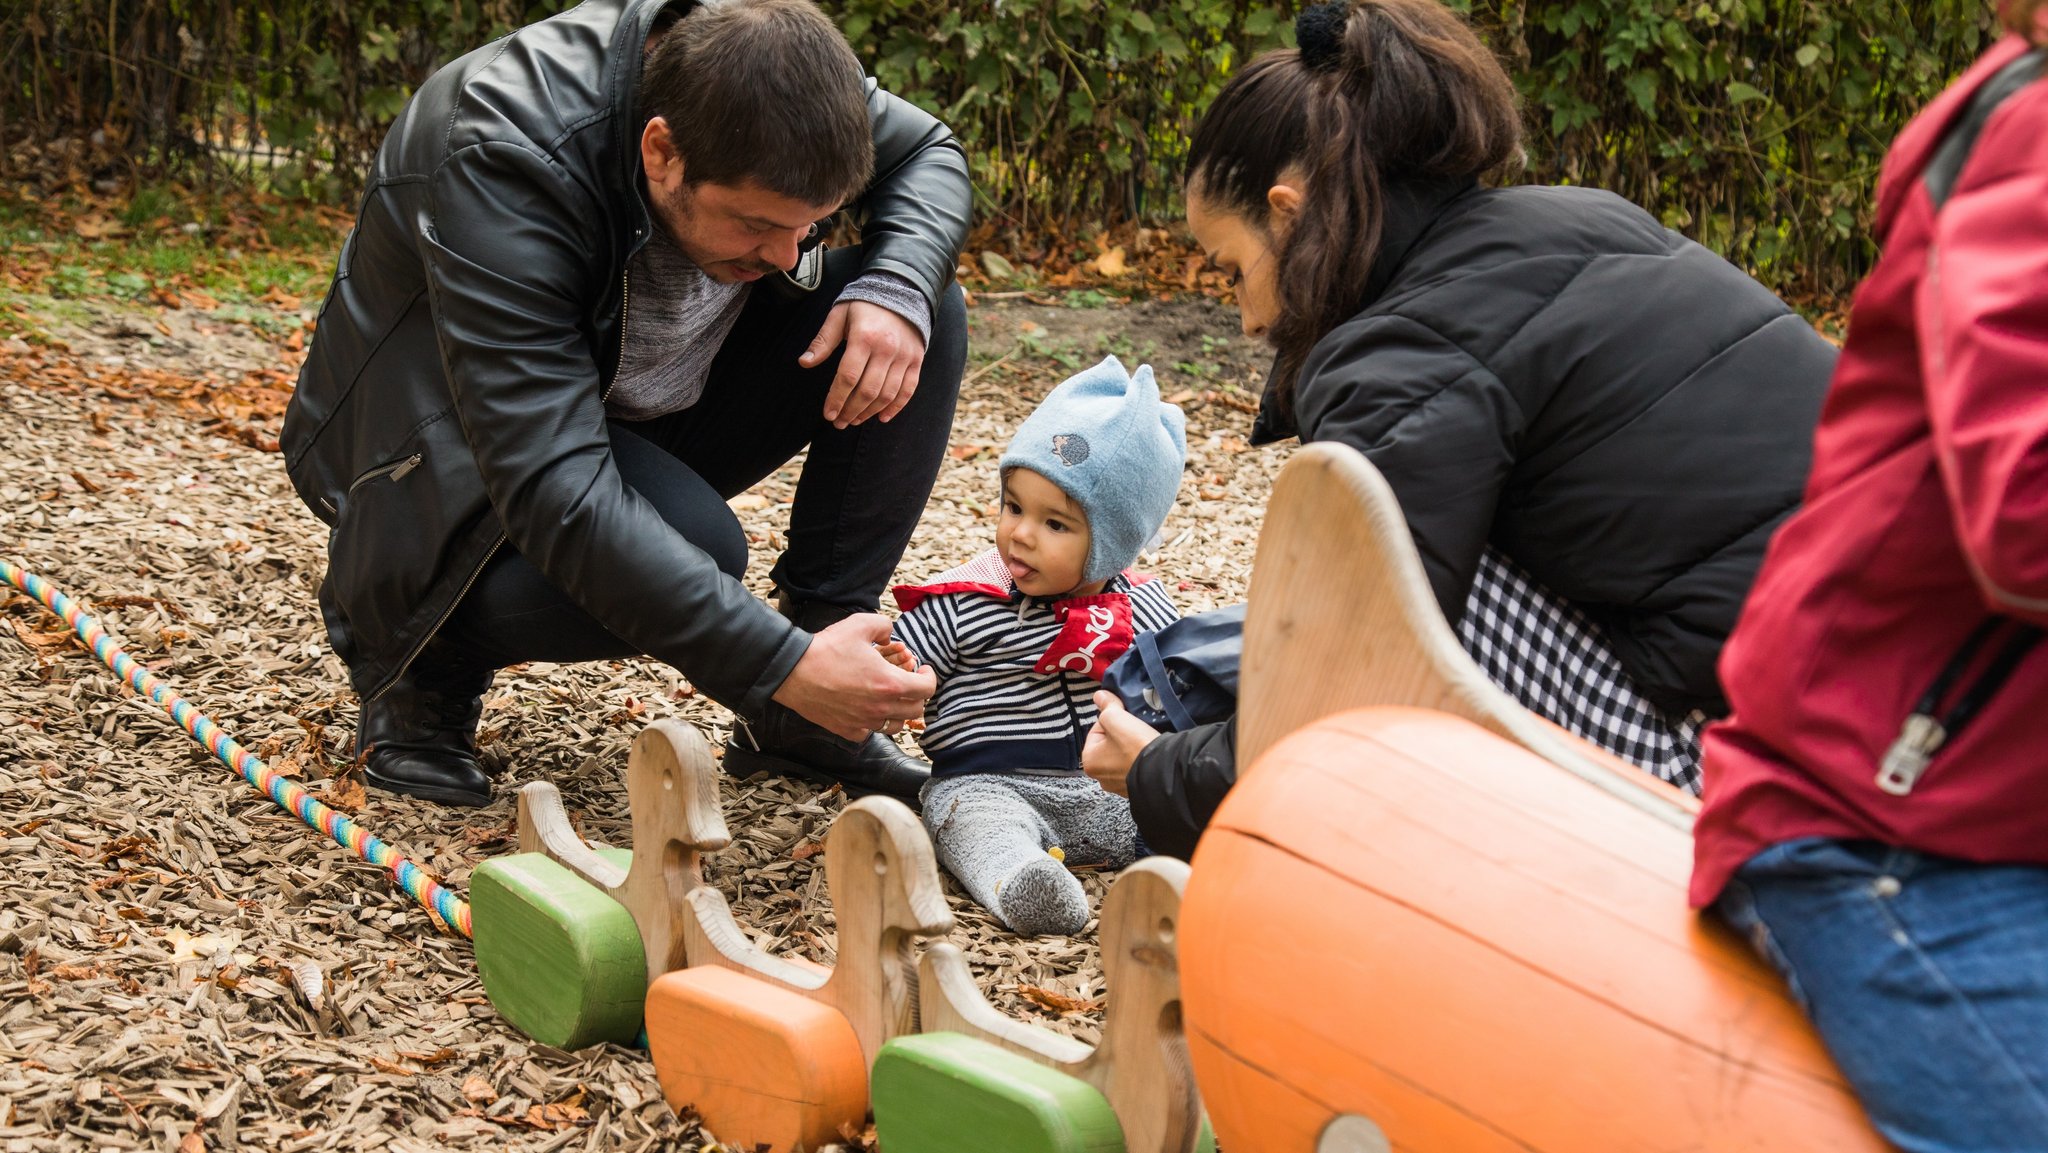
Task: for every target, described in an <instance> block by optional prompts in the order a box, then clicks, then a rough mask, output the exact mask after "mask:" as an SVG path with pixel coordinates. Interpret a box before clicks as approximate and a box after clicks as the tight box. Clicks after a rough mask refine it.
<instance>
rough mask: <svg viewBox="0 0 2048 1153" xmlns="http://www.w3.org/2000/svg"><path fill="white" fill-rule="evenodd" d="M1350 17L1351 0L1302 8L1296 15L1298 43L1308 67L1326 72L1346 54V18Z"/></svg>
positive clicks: (1311, 69)
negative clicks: (1299, 13)
mask: <svg viewBox="0 0 2048 1153" xmlns="http://www.w3.org/2000/svg"><path fill="white" fill-rule="evenodd" d="M1350 17H1351V5H1350V3H1349V0H1331V2H1330V3H1328V4H1317V5H1315V6H1314V7H1312V8H1304V9H1302V10H1301V15H1299V16H1296V17H1295V18H1294V43H1295V44H1296V45H1297V46H1299V47H1300V49H1301V62H1302V64H1303V65H1304V66H1305V67H1307V68H1308V69H1309V70H1310V71H1312V72H1326V71H1328V70H1330V69H1332V68H1335V67H1336V66H1337V60H1338V58H1339V57H1341V56H1343V54H1344V22H1345V21H1346V20H1348V19H1350Z"/></svg>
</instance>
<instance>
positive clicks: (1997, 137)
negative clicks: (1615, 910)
mask: <svg viewBox="0 0 2048 1153" xmlns="http://www.w3.org/2000/svg"><path fill="white" fill-rule="evenodd" d="M2026 50H2027V45H2026V43H2025V42H2024V41H2022V40H2020V39H2018V38H2017V37H2014V38H2008V39H2007V40H2005V41H2003V42H2001V43H2000V44H1998V45H1997V46H1996V47H1994V48H1993V49H1992V50H1991V51H1990V52H1989V53H1987V54H1986V55H1985V57H1984V59H1982V60H1981V61H1979V62H1978V63H1977V65H1976V66H1975V67H1973V68H1972V69H1971V70H1970V71H1969V72H1968V73H1966V74H1965V75H1964V76H1963V78H1962V79H1961V80H1959V81H1957V82H1956V84H1955V85H1954V86H1953V87H1952V88H1950V89H1949V90H1948V92H1946V93H1945V94H1943V95H1942V96H1941V97H1940V98H1939V99H1937V100H1936V101H1935V102H1934V103H1932V104H1930V105H1929V106H1928V107H1927V108H1926V110H1924V111H1923V112H1921V113H1920V115H1919V116H1918V117H1916V118H1915V119H1914V121H1913V123H1912V124H1910V125H1908V126H1907V128H1906V130H1905V131H1904V132H1902V133H1900V134H1899V138H1898V141H1897V142H1896V143H1895V144H1894V145H1893V147H1892V151H1891V154H1890V155H1889V156H1888V157H1887V158H1886V160H1885V165H1884V173H1883V176H1882V177H1881V178H1880V180H1879V183H1878V207H1877V228H1876V235H1877V238H1878V240H1879V242H1880V244H1881V245H1882V247H1883V256H1882V257H1881V258H1880V259H1879V260H1878V263H1877V267H1876V268H1874V269H1872V270H1871V273H1870V276H1869V278H1868V279H1867V280H1865V281H1864V282H1863V285H1862V287H1861V288H1859V289H1858V290H1857V292H1856V302H1855V305H1854V307H1853V309H1852V311H1851V312H1850V319H1849V342H1848V344H1847V345H1846V346H1845V347H1844V349H1843V353H1842V364H1841V368H1840V370H1839V371H1838V372H1837V373H1836V375H1835V381H1834V386H1833V389H1832V391H1831V392H1830V393H1829V395H1828V402H1827V410H1826V413H1825V414H1824V415H1823V417H1822V419H1821V425H1820V431H1819V435H1818V439H1817V442H1816V449H1815V454H1814V468H1813V483H1812V485H1811V487H1810V488H1809V489H1808V491H1807V499H1806V506H1805V507H1804V508H1803V509H1802V510H1801V511H1800V512H1799V514H1798V515H1797V516H1795V517H1793V518H1792V520H1791V521H1790V522H1788V523H1787V524H1786V525H1785V527H1784V529H1783V530H1782V531H1781V532H1779V534H1778V536H1777V539H1776V540H1774V541H1772V542H1771V551H1770V556H1769V558H1768V559H1767V560H1766V561H1765V564H1764V568H1763V572H1762V574H1761V575H1760V576H1759V577H1758V578H1757V583H1756V592H1755V594H1754V595H1753V597H1752V598H1751V600H1750V603H1749V605H1748V607H1747V608H1745V609H1744V610H1743V615H1742V621H1741V624H1740V625H1739V626H1738V627H1737V628H1736V630H1735V636H1734V638H1733V639H1732V640H1730V641H1729V644H1728V652H1727V655H1726V657H1725V658H1724V659H1723V661H1722V672H1723V676H1724V678H1725V680H1726V682H1727V685H1728V692H1729V699H1730V700H1731V701H1732V702H1733V703H1734V706H1735V711H1734V714H1733V715H1732V716H1731V717H1730V718H1729V719H1728V721H1727V722H1726V723H1724V724H1720V725H1716V726H1714V727H1712V728H1710V729H1708V730H1707V734H1706V742H1705V743H1706V758H1705V765H1704V775H1705V780H1706V795H1705V807H1704V808H1703V809H1702V811H1701V813H1700V818H1699V822H1698V824H1697V826H1696V828H1695V830H1694V845H1695V850H1694V851H1695V854H1696V864H1695V867H1694V871H1693V879H1692V900H1693V903H1694V904H1695V905H1706V904H1709V903H1711V902H1712V901H1713V900H1714V899H1715V898H1716V897H1718V896H1719V895H1720V893H1721V890H1722V889H1723V888H1724V887H1725V885H1726V884H1727V881H1728V878H1729V877H1730V876H1731V875H1732V874H1733V873H1734V872H1735V870H1736V869H1738V868H1740V867H1741V866H1742V864H1743V863H1744V862H1745V861H1747V860H1749V858H1751V857H1752V856H1755V855H1756V854H1757V853H1758V852H1760V851H1762V850H1764V849H1766V848H1769V847H1770V846H1772V845H1775V844H1779V843H1781V842H1784V841H1790V840H1796V839H1800V838H1804V837H1836V838H1846V839H1854V840H1871V841H1878V842H1882V843H1884V844H1887V845H1894V846H1898V847H1902V848H1907V849H1913V850H1917V851H1919V852H1923V853H1931V854H1935V855H1937V856H1944V857H1951V858H1956V859H1961V860H1968V861H1980V862H1996V863H2004V864H2030V865H2044V866H2048V804H2043V803H2042V796H2043V789H2044V787H2048V740H2044V732H2048V728H2044V724H2043V721H2042V716H2041V714H2042V710H2043V709H2044V707H2048V644H2033V645H2032V646H2031V648H2029V647H2027V646H2028V642H2029V639H2030V638H2029V633H2030V631H2031V630H2038V629H2040V628H2042V627H2044V626H2048V79H2042V78H2041V76H2042V67H2043V66H2042V63H2041V61H2040V59H2038V58H2034V59H2022V57H2023V54H2024V53H2025V52H2026ZM2038 55H2039V54H2037V56H2038ZM2008 66H2012V67H2013V68H2014V71H2013V72H2010V73H2006V75H2005V76H2004V77H2003V78H2000V73H2001V71H2002V70H2004V69H2006V68H2007V67H2008ZM1995 79H1996V80H1998V83H1997V84H1996V85H1995V86H1994V85H1993V81H1994V80H1995ZM2015 84H2016V85H2017V88H2016V90H2015V88H2014V87H2011V85H2015ZM1987 88H1989V89H1990V90H1991V91H1992V92H1993V93H1997V92H2001V91H2002V92H2010V93H2011V94H2010V95H2007V96H2005V98H2004V99H2003V101H2001V102H1998V103H1997V104H1996V105H1995V107H1993V106H1992V105H1991V104H1989V103H1987V104H1985V105H1983V106H1981V107H1983V108H1988V109H1990V111H1989V115H1988V116H1987V117H1985V118H1984V119H1983V120H1982V121H1981V124H1982V128H1981V131H1980V132H1978V133H1977V134H1976V136H1975V139H1974V145H1972V146H1968V147H1966V148H1965V149H1956V148H1953V147H1951V142H1956V141H1967V140H1968V139H1969V138H1968V134H1967V132H1966V131H1962V130H1961V129H1962V128H1963V126H1964V125H1966V124H1968V123H1971V122H1974V121H1975V120H1976V116H1975V115H1974V114H1973V113H1972V111H1971V106H1972V104H1973V102H1974V100H1975V98H1976V96H1977V95H1978V93H1979V92H1980V90H1985V89H1987ZM1965 156H1966V158H1965ZM1958 164H1960V167H1958V166H1957V165H1958ZM1944 191H1945V192H1946V200H1945V202H1944V203H1942V204H1941V206H1940V207H1939V209H1937V208H1936V203H1935V201H1936V196H1937V194H1938V193H1940V192H1944ZM1979 630H1983V632H1984V634H1985V635H1984V638H1983V641H1982V643H1981V644H1979V645H1977V646H1975V655H1974V658H1973V659H1960V660H1959V659H1958V658H1959V657H1963V656H1964V650H1965V649H1966V648H1969V647H1971V646H1969V645H1968V640H1969V638H1970V637H1971V636H1972V635H1973V634H1976V633H1978V632H1979ZM2034 639H2038V634H2035V637H2034ZM2001 654H2003V655H2007V656H2008V657H2010V658H2012V663H2010V664H2009V666H2008V667H2007V668H2006V669H2005V670H2004V671H2003V674H2001V672H2000V671H1999V670H1998V669H1997V668H1996V667H1995V666H1997V665H1998V664H1999V663H2000V662H1999V660H1998V657H1999V656H2000V655H2001ZM1951 667H1954V668H1955V670H1956V675H1955V676H1954V677H1952V678H1945V677H1944V675H1943V674H1944V670H1946V669H1949V668H1951ZM1944 680H1948V681H1949V682H1950V685H1949V688H1948V691H1946V692H1942V693H1938V694H1935V695H1936V698H1937V699H1936V700H1935V701H1934V702H1933V705H1932V711H1931V712H1930V713H1928V714H1926V715H1929V716H1933V717H1935V718H1938V719H1942V720H1945V721H1947V722H1950V723H1948V724H1945V725H1944V728H1945V730H1946V731H1945V734H1944V739H1943V740H1942V741H1941V742H1940V743H1939V744H1938V745H1936V746H1934V747H1932V748H1929V747H1927V746H1926V745H1925V744H1921V743H1920V741H1919V740H1918V739H1917V737H1918V734H1914V733H1913V732H1912V731H1911V729H1910V727H1909V726H1908V724H1907V720H1908V717H1909V716H1911V715H1912V714H1914V713H1915V712H1916V710H1917V709H1918V707H1919V706H1920V705H1921V704H1922V703H1924V698H1925V697H1926V695H1927V694H1928V693H1929V690H1930V689H1932V688H1934V687H1935V686H1936V685H1937V683H1939V682H1942V681H1944ZM1972 697H1975V698H1977V700H1978V702H1979V706H1980V707H1978V708H1977V710H1976V712H1975V714H1974V716H1971V717H1970V718H1969V719H1968V721H1967V724H1966V725H1963V724H1956V723H1954V722H1955V720H1956V717H1957V711H1956V710H1957V708H1958V706H1960V705H1961V704H1962V703H1963V702H1964V701H1966V700H1968V699H1970V698H1972ZM1902 738H1910V739H1907V740H1905V741H1902ZM1895 746H1897V747H1898V748H1899V749H1900V751H1901V752H1908V751H1910V752H1911V753H1915V754H1918V755H1910V756H1907V757H1906V758H1904V759H1903V760H1902V761H1897V762H1893V763H1891V764H1888V763H1887V762H1888V758H1887V754H1888V753H1890V752H1892V750H1893V749H1894V747H1895ZM1912 746H1917V747H1912ZM1881 778H1882V779H1881Z"/></svg>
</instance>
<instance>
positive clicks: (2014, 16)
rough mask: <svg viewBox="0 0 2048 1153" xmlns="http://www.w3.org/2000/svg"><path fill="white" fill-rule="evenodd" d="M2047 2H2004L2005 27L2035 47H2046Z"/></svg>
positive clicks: (2019, 0) (2045, 0)
mask: <svg viewBox="0 0 2048 1153" xmlns="http://www.w3.org/2000/svg"><path fill="white" fill-rule="evenodd" d="M2044 9H2048V0H2006V4H2005V13H2004V15H2005V26H2006V27H2007V28H2010V29H2012V30H2013V31H2014V32H2017V33H2019V34H2020V35H2022V36H2024V37H2026V38H2027V39H2028V40H2029V41H2032V42H2033V43H2034V44H2035V45H2036V46H2037V47H2048V12H2044V11H2043V10H2044Z"/></svg>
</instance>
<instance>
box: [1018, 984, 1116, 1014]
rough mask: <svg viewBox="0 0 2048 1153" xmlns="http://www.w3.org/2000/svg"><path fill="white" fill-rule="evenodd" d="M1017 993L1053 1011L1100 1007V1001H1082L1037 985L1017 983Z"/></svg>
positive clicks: (1068, 1011)
mask: <svg viewBox="0 0 2048 1153" xmlns="http://www.w3.org/2000/svg"><path fill="white" fill-rule="evenodd" d="M1017 995H1018V996H1019V997H1022V998H1024V999H1025V1000H1026V1001H1029V1002H1031V1003H1032V1004H1034V1005H1038V1006H1041V1007H1043V1008H1046V1009H1051V1010H1052V1011H1053V1012H1055V1013H1094V1012H1099V1011H1100V1010H1101V1009H1102V1002H1101V1001H1084V1000H1082V999H1081V998H1079V997H1069V996H1067V995H1066V994H1065V993H1059V992H1054V991H1053V990H1051V989H1042V988H1039V987H1038V986H1037V985H1019V986H1017Z"/></svg>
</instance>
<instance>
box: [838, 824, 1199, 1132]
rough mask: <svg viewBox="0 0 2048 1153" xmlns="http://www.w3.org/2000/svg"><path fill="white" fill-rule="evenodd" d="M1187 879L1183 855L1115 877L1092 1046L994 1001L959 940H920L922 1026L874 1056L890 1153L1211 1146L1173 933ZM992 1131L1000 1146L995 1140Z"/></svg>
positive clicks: (879, 1115) (1107, 903) (1107, 906)
mask: <svg viewBox="0 0 2048 1153" xmlns="http://www.w3.org/2000/svg"><path fill="white" fill-rule="evenodd" d="M1187 874H1188V867H1187V865H1186V864H1184V863H1183V862H1180V861H1176V860H1173V859H1171V858H1167V857H1152V858H1148V859H1146V860H1143V861H1140V862H1138V863H1137V864H1135V865H1133V866H1131V867H1130V868H1128V869H1126V870H1124V872H1123V873H1122V874H1120V875H1119V876H1118V877H1117V879H1116V881H1115V882H1114V883H1112V884H1111V886H1110V890H1109V895H1108V896H1107V897H1105V898H1104V899H1103V902H1102V915H1101V937H1102V968H1103V977H1104V980H1105V982H1106V984H1107V986H1108V995H1107V1004H1106V1005H1105V1006H1104V1010H1103V1027H1102V1041H1101V1043H1100V1044H1098V1045H1095V1046H1094V1047H1092V1048H1091V1047H1090V1046H1088V1045H1086V1044H1083V1043H1082V1042H1079V1041H1076V1040H1074V1039H1073V1038H1071V1037H1065V1036H1062V1035H1060V1034H1058V1033H1054V1032H1052V1031H1050V1030H1047V1029H1042V1028H1039V1027H1037V1026H1035V1025H1030V1024H1027V1023H1025V1022H1023V1021H1019V1020H1017V1019H1015V1018H1013V1017H1010V1016H1008V1015H1006V1014H1004V1013H1002V1012H1000V1011H999V1010H997V1009H996V1008H995V1007H994V1006H993V1005H990V1004H989V1003H988V1001H987V1000H986V999H985V998H983V996H982V994H981V990H980V988H979V987H977V986H976V985H975V983H974V974H973V972H972V971H971V970H970V969H969V968H968V966H967V958H966V955H965V954H963V953H962V952H961V951H960V950H959V948H958V947H956V946H953V945H950V944H944V943H941V944H935V945H933V946H931V947H930V948H929V949H926V950H925V954H924V957H923V959H922V961H921V962H920V963H919V967H918V976H919V981H918V990H919V992H918V1013H919V1017H920V1022H921V1024H922V1027H923V1030H924V1031H923V1032H922V1033H921V1034H919V1035H917V1036H914V1037H901V1038H898V1039H897V1040H894V1041H891V1042H889V1044H887V1045H885V1046H883V1047H882V1053H881V1056H880V1058H879V1059H878V1060H877V1062H876V1064H875V1070H874V1099H875V1128H876V1132H877V1135H878V1137H879V1139H880V1140H881V1141H882V1142H883V1143H884V1144H886V1145H887V1146H888V1148H889V1149H890V1150H891V1153H944V1151H946V1150H957V1149H966V1148H976V1147H979V1148H986V1149H990V1150H996V1149H998V1148H1000V1149H1002V1150H1006V1151H1007V1150H1015V1151H1017V1153H1068V1151H1070V1150H1071V1151H1074V1153H1079V1151H1081V1150H1104V1151H1107V1150H1127V1151H1128V1153H1192V1151H1194V1150H1197V1149H1213V1148H1214V1140H1213V1138H1212V1137H1211V1136H1210V1135H1209V1133H1208V1131H1207V1129H1206V1127H1205V1126H1204V1125H1203V1122H1202V1105H1201V1098H1200V1096H1199V1095H1198V1094H1197V1093H1196V1092H1195V1085H1194V1076H1193V1073H1192V1071H1191V1070H1190V1068H1189V1066H1188V1057H1187V1045H1186V1042H1185V1039H1184V1038H1183V1036H1182V1032H1181V1028H1180V1017H1181V1014H1180V970H1179V960H1178V956H1177V954H1178V949H1177V946H1176V944H1175V941H1176V938H1177V936H1178V932H1179V922H1180V902H1181V891H1182V890H1183V889H1184V888H1185V887H1186V885H1187ZM992 1132H999V1133H1001V1134H1002V1135H1003V1137H1002V1141H1001V1142H1000V1143H989V1142H990V1139H989V1138H988V1136H987V1134H989V1133H992Z"/></svg>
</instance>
